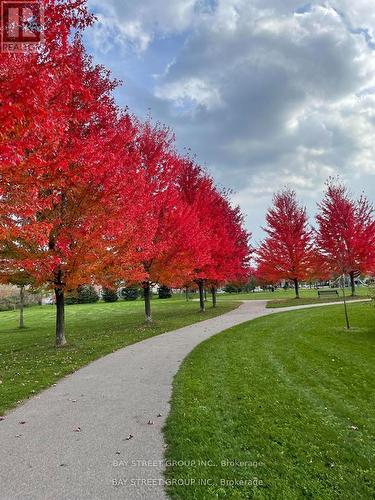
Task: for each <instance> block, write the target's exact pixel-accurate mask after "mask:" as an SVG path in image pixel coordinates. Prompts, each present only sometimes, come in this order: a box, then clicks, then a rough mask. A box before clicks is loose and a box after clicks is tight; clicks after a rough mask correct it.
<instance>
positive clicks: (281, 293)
mask: <svg viewBox="0 0 375 500" xmlns="http://www.w3.org/2000/svg"><path fill="white" fill-rule="evenodd" d="M339 294H340V297H342V291H341V290H339ZM346 294H347V296H349V295H350V290H349V289H348V288H347V289H346ZM356 295H357V296H358V297H361V298H366V297H367V296H368V288H367V287H365V286H361V287H357V288H356ZM300 296H301V298H300V302H298V304H300V305H304V304H306V303H312V304H314V303H318V302H319V299H318V291H317V290H315V289H309V288H301V290H300ZM207 298H208V299H210V295H209V294H208V295H207ZM217 299H218V301H222V300H270V301H275V302H276V301H277V302H280V303H281V301H283V300H291V301H292V302H290V303H288V304H287V305H285V306H284V307H287V306H290V305H294V306H295V305H297V304H296V302H297V299H295V293H294V289H292V288H289V289H288V290H284V289H282V288H278V289H277V290H275V291H274V292H249V293H222V294H218V296H217ZM307 299H309V300H310V301H311V302H303V301H304V300H305V301H307ZM336 300H337V298H336ZM329 301H330V299H327V300H326V299H325V300H323V301H322V302H329ZM278 307H281V306H280V305H279V306H278Z"/></svg>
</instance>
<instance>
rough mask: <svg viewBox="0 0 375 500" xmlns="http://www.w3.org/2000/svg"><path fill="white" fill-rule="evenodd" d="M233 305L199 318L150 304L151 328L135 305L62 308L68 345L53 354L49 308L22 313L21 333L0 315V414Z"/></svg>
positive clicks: (172, 305)
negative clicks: (91, 366)
mask: <svg viewBox="0 0 375 500" xmlns="http://www.w3.org/2000/svg"><path fill="white" fill-rule="evenodd" d="M237 306H238V304H235V303H226V302H225V303H223V304H219V305H218V307H217V308H216V309H213V308H208V309H207V311H206V313H205V314H202V313H199V312H198V305H197V303H194V302H189V303H186V302H185V301H183V300H179V301H178V300H174V301H171V302H169V301H168V300H163V301H162V300H160V301H158V300H155V301H153V303H152V307H153V314H154V319H155V321H154V322H153V324H151V325H146V324H145V323H144V312H143V303H142V302H141V301H137V302H116V303H112V304H110V303H108V304H106V303H98V304H87V305H74V306H66V333H67V339H68V346H66V347H64V348H62V349H59V350H57V349H56V348H55V347H54V315H55V310H54V306H43V307H32V308H28V309H26V310H25V324H26V328H25V329H22V330H20V329H18V328H17V321H18V312H16V311H11V312H2V313H0V415H3V414H4V412H5V411H6V410H8V409H10V408H12V407H14V406H15V405H16V404H17V403H18V402H20V401H22V400H24V399H26V398H28V397H29V396H31V395H33V394H36V393H38V392H39V391H41V390H42V389H45V388H46V387H49V386H50V385H52V384H53V383H55V382H57V381H58V380H59V379H60V378H62V377H64V376H65V375H67V374H69V373H72V372H74V371H76V370H77V369H78V368H81V367H82V366H84V365H86V364H87V363H89V362H90V361H93V360H95V359H97V358H100V357H102V356H104V355H106V354H109V353H110V352H112V351H115V350H117V349H120V348H122V347H125V346H127V345H129V344H133V343H135V342H139V341H140V340H144V339H146V338H148V337H152V336H154V335H158V334H160V333H164V332H167V331H170V330H175V329H177V328H180V327H183V326H186V325H189V324H192V323H195V322H198V321H202V320H205V319H209V318H212V317H214V316H217V315H219V314H223V313H225V312H228V311H230V310H232V309H234V308H235V307H237Z"/></svg>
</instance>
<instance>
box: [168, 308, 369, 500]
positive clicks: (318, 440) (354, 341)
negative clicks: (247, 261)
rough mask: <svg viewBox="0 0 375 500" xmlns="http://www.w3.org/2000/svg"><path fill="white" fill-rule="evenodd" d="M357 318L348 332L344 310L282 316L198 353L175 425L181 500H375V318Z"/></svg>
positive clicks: (178, 384) (173, 451)
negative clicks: (317, 499) (304, 499)
mask: <svg viewBox="0 0 375 500" xmlns="http://www.w3.org/2000/svg"><path fill="white" fill-rule="evenodd" d="M350 315H351V319H352V323H353V325H355V326H354V328H353V329H352V330H351V331H349V332H348V331H346V330H344V328H343V324H344V323H343V313H342V307H341V306H337V307H335V306H330V307H329V308H317V309H306V310H301V311H293V312H285V313H280V314H275V315H272V316H269V317H264V318H259V319H257V320H254V321H251V322H249V323H246V324H243V325H240V326H237V327H234V328H232V329H230V330H227V331H226V332H223V333H221V334H219V335H217V336H215V337H213V338H211V339H209V340H207V341H206V342H204V343H203V344H201V345H200V346H198V347H197V348H196V349H195V350H194V351H193V353H192V354H191V355H190V356H189V357H188V358H187V359H186V360H185V361H184V363H183V365H182V368H181V370H180V371H179V373H178V374H177V376H176V378H175V381H174V391H173V397H172V410H171V414H170V416H169V418H168V420H167V423H166V427H165V437H166V440H167V444H168V448H167V451H166V458H167V460H168V462H167V463H172V464H173V463H174V464H175V465H172V466H170V467H167V472H166V477H167V479H168V480H169V481H170V483H171V485H170V486H169V489H168V493H169V495H170V497H171V498H172V499H191V498H194V499H197V500H205V499H207V500H208V499H212V498H230V499H249V498H257V499H267V500H268V499H279V498H280V499H281V498H287V499H299V498H320V499H323V498H324V499H325V500H330V499H336V498H375V469H374V467H373V457H374V453H375V410H374V408H375V404H374V403H375V400H374V394H375V379H374V377H373V371H374V366H375V349H374V345H375V309H374V308H373V307H372V306H371V305H369V304H365V303H363V304H352V305H351V306H350ZM173 480H174V481H177V480H179V481H184V484H182V485H179V484H173V483H172V481H173ZM254 481H256V483H255V485H254Z"/></svg>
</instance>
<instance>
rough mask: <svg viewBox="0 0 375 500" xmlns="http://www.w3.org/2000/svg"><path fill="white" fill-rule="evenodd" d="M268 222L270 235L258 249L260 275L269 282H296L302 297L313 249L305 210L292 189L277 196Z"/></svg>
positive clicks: (297, 289) (295, 285) (311, 261)
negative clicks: (300, 286) (301, 289)
mask: <svg viewBox="0 0 375 500" xmlns="http://www.w3.org/2000/svg"><path fill="white" fill-rule="evenodd" d="M266 222H267V226H266V227H265V228H264V230H265V232H266V233H267V237H266V238H265V239H264V241H263V242H262V243H261V245H260V247H259V249H258V250H257V252H256V262H257V266H258V275H259V276H261V277H263V279H264V280H265V281H267V282H273V283H274V282H276V281H280V280H282V279H286V280H291V281H293V283H294V287H295V292H296V298H299V282H300V281H301V280H305V279H307V278H308V276H309V273H310V272H311V268H312V267H313V259H314V250H313V242H312V230H311V229H310V228H309V226H308V217H307V213H306V209H305V208H303V207H301V206H300V205H299V204H298V202H297V199H296V193H295V192H294V191H293V190H290V189H284V190H283V191H281V192H279V193H277V194H275V195H274V199H273V207H271V208H270V209H269V210H268V213H267V215H266Z"/></svg>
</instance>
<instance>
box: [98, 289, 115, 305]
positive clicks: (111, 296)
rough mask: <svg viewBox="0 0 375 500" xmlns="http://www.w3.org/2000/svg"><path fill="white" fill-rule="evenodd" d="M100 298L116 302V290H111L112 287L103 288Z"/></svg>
mask: <svg viewBox="0 0 375 500" xmlns="http://www.w3.org/2000/svg"><path fill="white" fill-rule="evenodd" d="M102 299H103V300H104V302H117V300H118V295H117V290H113V289H112V288H103V290H102Z"/></svg>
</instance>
